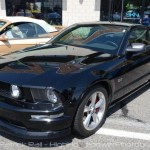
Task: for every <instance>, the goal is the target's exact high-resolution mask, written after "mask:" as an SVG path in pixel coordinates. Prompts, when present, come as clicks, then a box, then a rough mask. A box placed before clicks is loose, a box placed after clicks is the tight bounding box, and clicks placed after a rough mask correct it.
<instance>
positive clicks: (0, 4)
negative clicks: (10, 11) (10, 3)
mask: <svg viewBox="0 0 150 150" xmlns="http://www.w3.org/2000/svg"><path fill="white" fill-rule="evenodd" d="M0 16H6V6H5V0H0Z"/></svg>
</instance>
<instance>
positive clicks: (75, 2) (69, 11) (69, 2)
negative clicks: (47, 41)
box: [62, 0, 101, 26]
mask: <svg viewBox="0 0 150 150" xmlns="http://www.w3.org/2000/svg"><path fill="white" fill-rule="evenodd" d="M62 1H63V25H64V26H68V25H71V24H74V23H77V22H87V21H99V20H100V1H101V0H62Z"/></svg>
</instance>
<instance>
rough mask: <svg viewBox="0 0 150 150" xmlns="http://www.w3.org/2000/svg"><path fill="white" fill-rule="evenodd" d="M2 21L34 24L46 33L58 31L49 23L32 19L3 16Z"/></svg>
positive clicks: (0, 18)
mask: <svg viewBox="0 0 150 150" xmlns="http://www.w3.org/2000/svg"><path fill="white" fill-rule="evenodd" d="M0 20H2V21H6V22H10V23H17V22H32V23H36V24H39V25H40V26H41V27H43V28H44V29H45V30H46V32H55V31H57V29H56V28H55V27H53V26H51V25H49V24H48V23H47V22H45V21H44V20H41V19H34V18H30V17H18V16H12V17H11V16H10V17H5V16H2V17H0Z"/></svg>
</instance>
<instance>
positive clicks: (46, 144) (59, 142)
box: [0, 132, 74, 148]
mask: <svg viewBox="0 0 150 150" xmlns="http://www.w3.org/2000/svg"><path fill="white" fill-rule="evenodd" d="M0 135H1V136H3V137H4V138H6V139H8V140H10V144H9V143H6V147H8V146H9V145H13V146H14V147H13V148H15V147H18V148H19V147H20V148H21V146H28V147H36V148H42V147H43V148H51V147H60V146H65V145H67V144H69V143H72V139H73V138H74V136H73V135H69V136H67V137H64V138H62V139H61V138H60V139H52V140H51V139H50V140H49V139H48V140H26V139H20V138H17V137H15V136H12V135H8V134H6V133H4V132H0ZM11 141H12V143H13V142H15V143H14V144H12V143H11ZM4 146H5V145H4Z"/></svg>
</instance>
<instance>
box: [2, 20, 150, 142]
mask: <svg viewBox="0 0 150 150" xmlns="http://www.w3.org/2000/svg"><path fill="white" fill-rule="evenodd" d="M149 35H150V28H149V27H146V26H143V25H133V24H126V23H110V22H93V23H83V24H75V25H73V26H71V27H69V28H68V29H65V30H64V31H63V32H61V33H60V34H58V35H57V36H55V37H54V38H53V39H51V41H49V43H47V44H45V45H42V46H39V47H34V48H26V49H24V50H20V51H16V52H14V53H11V54H7V55H5V56H2V57H0V130H2V131H4V132H6V133H8V134H12V135H14V136H18V137H19V138H28V139H45V138H47V139H49V138H57V137H63V136H66V135H67V134H69V133H70V132H71V131H74V132H75V133H77V134H79V135H80V136H82V137H87V136H90V135H92V134H94V133H95V132H96V131H97V130H98V129H99V128H100V127H101V126H102V125H103V123H104V122H105V118H106V116H107V112H108V109H109V108H110V107H111V106H113V105H114V104H115V103H116V102H118V101H120V100H122V99H123V98H124V97H125V96H128V95H131V94H132V93H133V92H135V91H137V90H138V88H139V87H141V86H143V85H145V84H148V83H149V81H150V36H149ZM141 103H143V102H141ZM139 107H140V106H139Z"/></svg>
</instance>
